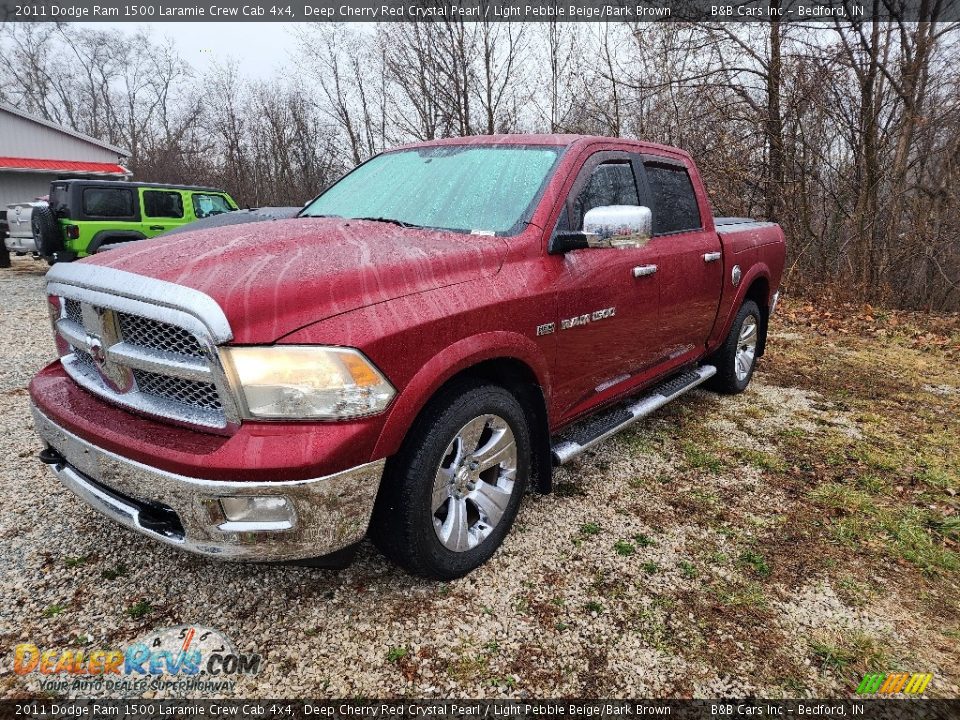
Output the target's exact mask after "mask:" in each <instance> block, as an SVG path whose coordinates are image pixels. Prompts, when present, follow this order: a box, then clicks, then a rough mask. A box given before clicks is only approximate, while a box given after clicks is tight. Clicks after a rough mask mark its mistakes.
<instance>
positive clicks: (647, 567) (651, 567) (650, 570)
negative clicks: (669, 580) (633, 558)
mask: <svg viewBox="0 0 960 720" xmlns="http://www.w3.org/2000/svg"><path fill="white" fill-rule="evenodd" d="M640 568H641V569H642V570H643V571H644V572H645V573H646V574H647V575H656V574H657V573H658V572H660V566H659V565H657V564H656V563H655V562H645V563H644V564H643V565H641V566H640Z"/></svg>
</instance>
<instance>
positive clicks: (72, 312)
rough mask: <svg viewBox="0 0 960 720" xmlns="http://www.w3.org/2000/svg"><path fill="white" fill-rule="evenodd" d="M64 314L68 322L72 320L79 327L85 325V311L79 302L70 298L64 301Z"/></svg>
mask: <svg viewBox="0 0 960 720" xmlns="http://www.w3.org/2000/svg"><path fill="white" fill-rule="evenodd" d="M64 314H65V315H66V317H67V319H68V320H72V321H73V322H75V323H76V324H77V325H83V311H82V310H81V308H80V301H79V300H72V299H70V298H67V299H66V300H64Z"/></svg>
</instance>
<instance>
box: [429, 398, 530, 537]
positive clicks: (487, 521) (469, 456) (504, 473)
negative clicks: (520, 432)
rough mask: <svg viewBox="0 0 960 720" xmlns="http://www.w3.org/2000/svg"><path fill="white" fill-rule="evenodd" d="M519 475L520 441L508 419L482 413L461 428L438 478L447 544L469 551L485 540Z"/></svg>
mask: <svg viewBox="0 0 960 720" xmlns="http://www.w3.org/2000/svg"><path fill="white" fill-rule="evenodd" d="M516 477H517V442H516V438H514V435H513V430H511V429H510V425H508V424H507V421H506V420H504V419H503V418H501V417H500V416H498V415H481V416H480V417H477V418H474V419H473V420H471V421H470V422H468V423H467V424H466V425H464V426H463V427H462V428H460V430H459V432H457V434H456V435H455V436H454V438H453V440H451V441H450V444H449V445H447V449H446V451H445V452H444V454H443V459H441V461H440V467H439V468H437V474H436V478H435V479H434V482H433V495H432V501H431V510H432V512H433V528H434V530H436V533H437V537H438V538H439V539H440V542H441V543H442V544H443V546H444V547H445V548H447V549H448V550H452V551H453V552H464V551H466V550H472V549H473V548H475V547H476V546H477V545H479V544H480V543H482V542H483V541H484V540H485V539H486V538H487V536H488V535H489V534H490V533H491V532H493V529H494V528H495V527H496V526H497V523H499V522H500V519H501V518H502V517H503V514H504V513H505V512H506V510H507V507H508V506H509V504H510V498H511V497H512V496H513V487H514V482H515V481H516Z"/></svg>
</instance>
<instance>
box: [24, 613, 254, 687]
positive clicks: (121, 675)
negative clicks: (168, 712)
mask: <svg viewBox="0 0 960 720" xmlns="http://www.w3.org/2000/svg"><path fill="white" fill-rule="evenodd" d="M261 664H262V663H261V657H260V655H259V654H257V653H240V652H237V650H236V648H235V647H234V645H233V643H232V642H231V641H230V639H229V638H227V637H226V636H225V635H224V634H223V633H221V632H219V631H217V630H214V629H212V628H208V627H203V626H201V625H178V626H176V627H170V628H162V629H160V630H157V631H155V632H151V633H149V634H148V635H146V636H145V637H143V638H141V639H139V640H137V641H135V642H133V643H131V644H130V645H127V646H126V647H123V648H101V649H93V648H67V649H60V648H46V649H41V648H39V647H38V646H37V645H35V644H33V643H21V644H19V645H17V646H16V647H15V648H14V659H13V669H14V672H15V673H17V674H18V675H28V674H32V673H37V674H39V675H41V676H43V679H41V681H40V685H41V687H42V688H43V689H44V690H46V691H49V692H56V693H70V692H78V691H84V692H89V691H107V692H111V693H116V692H121V693H136V694H141V693H143V692H146V691H151V690H154V691H155V690H164V691H169V692H170V694H173V695H177V694H179V692H180V691H182V692H188V691H198V690H199V691H205V690H210V691H226V690H232V689H233V686H234V685H235V684H236V680H235V679H236V678H237V677H239V676H244V675H256V674H257V673H258V672H260V669H261Z"/></svg>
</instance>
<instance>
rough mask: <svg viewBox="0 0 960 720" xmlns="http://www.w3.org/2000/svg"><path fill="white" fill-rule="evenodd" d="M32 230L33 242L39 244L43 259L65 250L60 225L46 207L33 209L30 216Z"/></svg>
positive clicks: (51, 211) (38, 247)
mask: <svg viewBox="0 0 960 720" xmlns="http://www.w3.org/2000/svg"><path fill="white" fill-rule="evenodd" d="M30 229H31V230H32V231H33V240H34V242H35V243H36V244H37V252H38V253H40V255H42V256H43V257H46V258H49V257H53V254H54V253H56V252H58V251H60V250H63V235H61V233H60V223H58V222H57V218H56V216H55V215H54V214H53V210H51V209H50V208H49V207H48V206H46V205H41V206H40V207H35V208H33V212H32V213H31V214H30Z"/></svg>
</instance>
